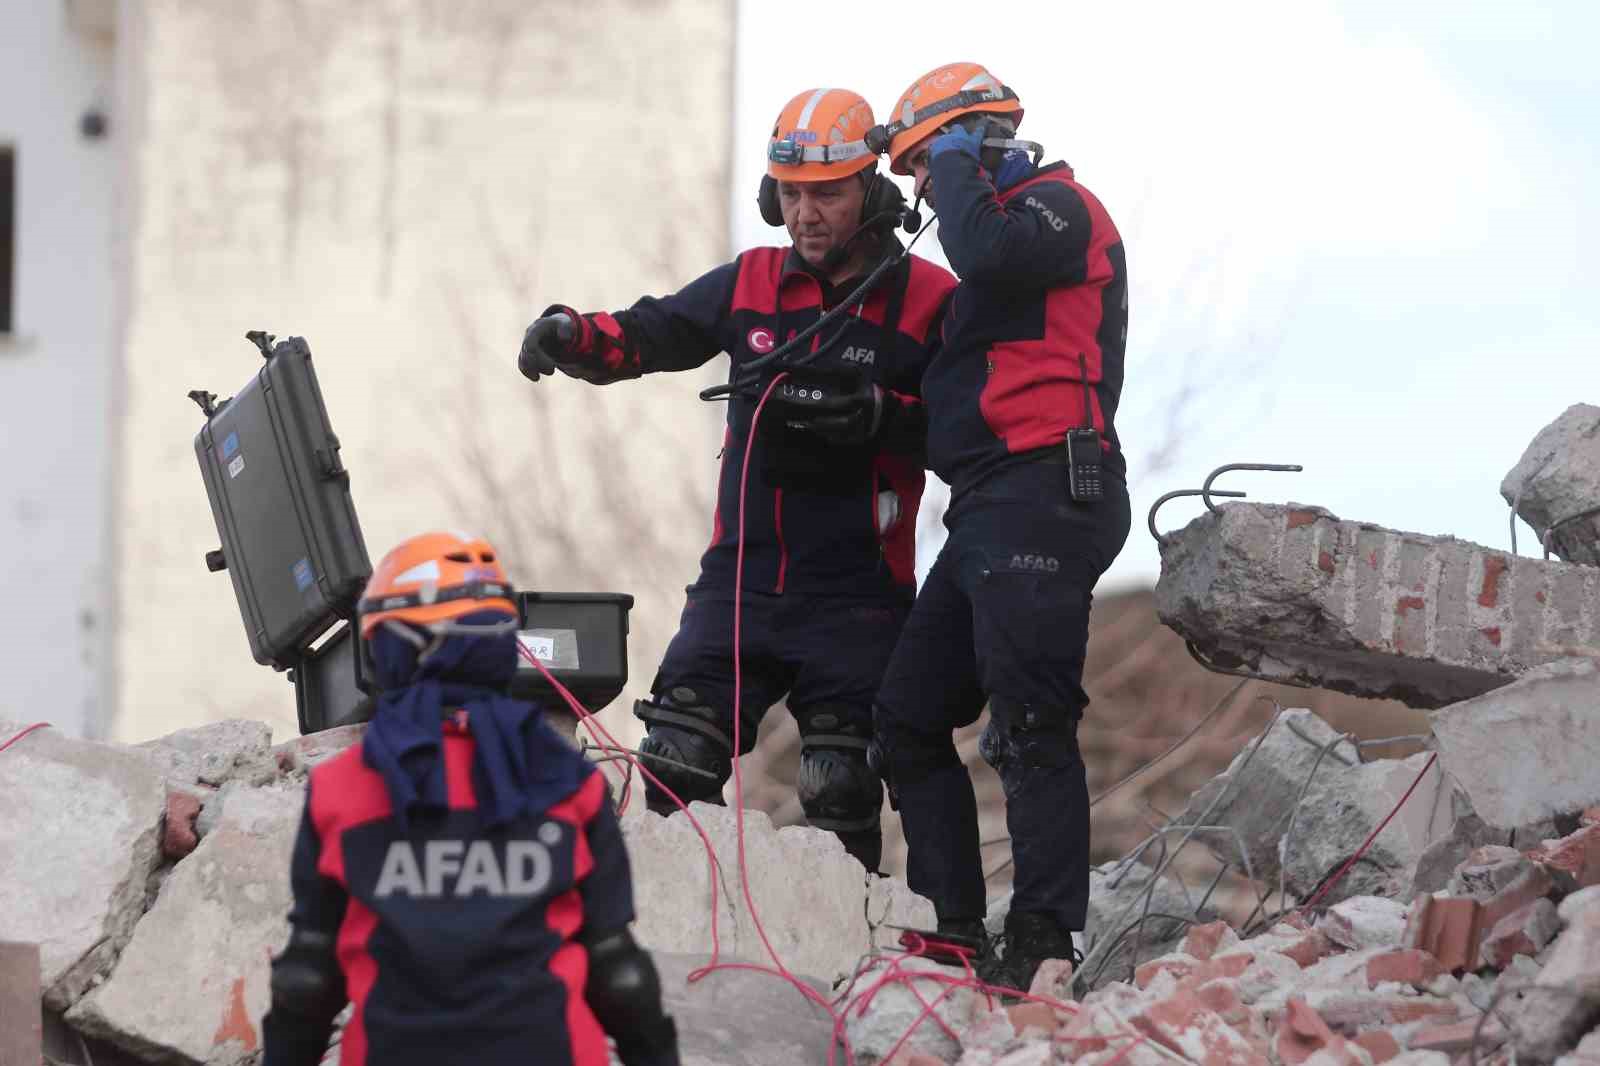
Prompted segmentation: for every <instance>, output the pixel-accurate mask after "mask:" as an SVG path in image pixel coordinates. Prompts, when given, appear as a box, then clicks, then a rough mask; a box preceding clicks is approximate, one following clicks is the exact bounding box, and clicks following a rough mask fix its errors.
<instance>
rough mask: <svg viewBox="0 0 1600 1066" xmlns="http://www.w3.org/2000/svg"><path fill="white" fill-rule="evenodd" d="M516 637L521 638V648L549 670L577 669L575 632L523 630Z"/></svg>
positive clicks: (576, 636)
mask: <svg viewBox="0 0 1600 1066" xmlns="http://www.w3.org/2000/svg"><path fill="white" fill-rule="evenodd" d="M517 635H518V636H519V637H521V638H522V643H523V646H524V647H526V648H527V649H528V651H530V652H532V653H533V657H534V658H535V659H538V660H539V661H540V662H541V663H544V665H545V666H548V667H549V668H550V669H552V670H576V669H578V665H579V664H578V631H577V630H575V629H524V630H523V631H522V632H521V633H518V634H517ZM528 669H531V667H528Z"/></svg>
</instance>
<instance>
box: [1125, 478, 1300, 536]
mask: <svg viewBox="0 0 1600 1066" xmlns="http://www.w3.org/2000/svg"><path fill="white" fill-rule="evenodd" d="M1304 469H1305V467H1303V466H1301V465H1300V464H1299V463H1224V464H1223V465H1222V466H1219V467H1217V468H1216V469H1215V470H1213V471H1211V473H1210V474H1208V475H1206V480H1205V484H1203V485H1202V486H1200V487H1199V488H1197V489H1178V490H1176V491H1174V492H1168V493H1166V494H1164V495H1162V496H1160V497H1158V498H1157V499H1156V502H1155V503H1153V504H1151V505H1150V513H1149V514H1148V515H1147V516H1146V518H1145V528H1147V529H1149V530H1150V535H1151V536H1152V537H1154V538H1155V541H1156V543H1157V544H1160V543H1161V532H1160V531H1159V530H1157V529H1156V512H1157V511H1159V510H1161V508H1162V505H1164V504H1165V503H1166V502H1167V501H1169V500H1175V499H1177V498H1178V497H1180V496H1199V497H1200V498H1201V499H1202V500H1204V501H1205V505H1206V509H1207V510H1211V511H1215V510H1216V509H1217V505H1216V504H1215V503H1213V502H1212V497H1214V496H1226V497H1229V498H1230V499H1236V500H1242V499H1245V498H1246V496H1247V495H1248V494H1247V493H1243V492H1232V491H1229V490H1228V489H1214V488H1212V487H1211V483H1212V482H1214V481H1216V480H1217V478H1219V477H1221V476H1222V475H1223V474H1226V473H1227V472H1228V471H1230V470H1273V471H1283V472H1287V473H1294V474H1298V473H1299V472H1300V471H1302V470H1304Z"/></svg>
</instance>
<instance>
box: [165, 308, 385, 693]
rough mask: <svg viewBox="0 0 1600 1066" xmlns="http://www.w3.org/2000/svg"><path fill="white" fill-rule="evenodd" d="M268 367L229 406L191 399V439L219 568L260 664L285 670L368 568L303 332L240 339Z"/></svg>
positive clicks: (344, 611) (213, 559)
mask: <svg viewBox="0 0 1600 1066" xmlns="http://www.w3.org/2000/svg"><path fill="white" fill-rule="evenodd" d="M247 336H248V337H249V339H250V340H251V341H252V342H254V343H255V345H256V347H257V348H258V349H259V350H260V352H261V354H262V356H263V358H264V359H265V360H266V362H265V365H263V366H262V367H261V369H260V370H259V371H258V372H257V373H256V374H255V376H254V377H252V378H251V379H250V380H249V381H248V382H246V383H245V386H244V388H242V389H240V390H239V392H238V394H237V395H236V396H234V397H233V398H232V399H230V400H224V401H222V402H220V403H218V402H216V397H215V396H214V395H212V394H210V393H205V392H191V393H190V394H189V395H190V397H191V398H192V399H194V401H195V402H196V403H198V404H199V405H200V409H201V410H202V411H203V412H205V415H206V422H205V425H203V426H202V427H201V428H200V432H199V433H197V434H196V435H195V438H194V450H195V455H196V456H197V457H198V458H199V460H200V472H201V475H202V476H203V477H204V479H205V485H206V495H207V496H208V497H209V498H210V500H211V514H212V517H213V518H214V519H216V524H217V533H218V534H219V535H220V536H221V538H222V547H221V549H219V550H217V551H214V552H210V553H208V554H207V555H206V565H207V566H208V567H209V568H210V569H211V570H213V571H216V570H223V569H226V570H227V571H228V574H229V576H230V577H231V578H232V579H233V591H234V595H235V596H236V597H237V598H238V601H239V612H240V615H241V616H242V617H243V619H244V627H245V634H246V636H247V637H248V638H249V640H250V652H251V654H252V655H253V656H254V657H255V660H256V662H258V663H261V664H262V665H264V666H272V667H274V668H276V669H279V670H287V669H290V668H291V667H294V666H295V665H297V664H298V663H299V662H300V660H301V659H302V657H303V656H304V654H305V652H306V650H307V649H308V648H309V647H310V646H311V644H312V642H314V641H315V640H316V639H317V638H318V637H320V636H321V635H322V634H324V633H326V632H327V631H328V630H329V629H330V628H331V627H332V626H333V625H334V624H335V623H336V622H337V621H338V620H339V619H341V618H346V619H348V618H351V617H353V616H354V614H355V607H356V603H357V601H358V599H359V598H360V596H361V590H362V588H363V587H364V586H365V585H366V582H367V578H368V577H369V576H370V575H371V573H372V563H371V561H370V560H369V559H368V557H367V546H366V543H365V542H364V541H363V540H362V538H361V526H360V524H359V523H358V522H357V520H356V510H355V505H354V503H353V502H352V501H351V499H350V475H349V473H348V471H346V470H345V468H344V464H343V463H342V462H341V461H340V458H339V438H338V437H336V436H334V433H333V427H332V426H331V425H330V424H329V422H328V409H327V406H326V405H325V404H324V403H323V400H322V389H321V388H320V387H319V386H318V384H317V374H316V369H315V367H313V366H312V363H311V349H310V348H309V347H307V345H306V342H305V341H304V340H303V339H302V338H300V337H290V338H289V339H288V340H285V341H282V342H279V343H276V344H274V343H273V341H274V338H273V337H272V336H271V335H270V334H266V333H261V332H251V333H249V334H247Z"/></svg>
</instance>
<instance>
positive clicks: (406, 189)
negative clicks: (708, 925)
mask: <svg viewBox="0 0 1600 1066" xmlns="http://www.w3.org/2000/svg"><path fill="white" fill-rule="evenodd" d="M135 9H136V10H137V15H136V16H135V17H136V19H137V22H138V25H137V26H134V27H128V26H127V21H128V18H129V14H128V12H129V11H133V10H135ZM733 10H734V4H733V2H732V0H675V2H648V0H590V2H585V3H575V2H557V0H545V2H528V0H365V2H358V0H293V2H291V0H259V2H255V3H249V4H244V3H231V4H194V3H189V2H183V0H145V2H144V3H141V4H138V5H124V27H125V30H124V36H126V37H128V38H130V39H136V40H138V41H139V45H138V47H137V48H136V49H135V50H134V52H135V53H136V54H130V62H131V63H133V64H137V69H136V70H135V71H133V72H131V74H130V79H129V80H130V82H131V83H132V84H133V86H134V88H133V89H131V90H130V94H129V97H130V99H129V106H130V107H131V108H133V109H134V110H135V111H136V112H137V114H136V115H135V116H133V118H132V120H131V121H133V122H134V123H135V124H136V125H137V128H138V129H139V130H140V135H139V138H138V141H137V145H136V153H135V158H134V159H133V162H132V169H131V172H130V175H129V178H130V181H131V182H132V183H133V186H134V189H133V193H134V195H135V196H136V199H137V203H138V205H139V206H138V221H137V226H136V228H135V230H134V232H133V235H132V246H131V256H132V273H131V279H132V285H133V291H132V300H131V309H132V310H131V318H130V321H129V336H128V343H127V347H126V361H127V367H128V374H127V383H128V384H127V402H128V420H127V433H126V437H125V443H124V446H123V447H122V449H121V451H120V452H119V454H118V472H119V476H120V478H121V483H120V489H121V493H122V495H121V504H120V519H119V521H120V522H121V523H122V533H121V537H120V550H119V556H118V558H119V563H120V565H119V570H118V574H119V577H118V590H119V596H120V602H121V615H120V627H119V634H120V636H119V642H118V653H119V659H120V666H119V675H120V685H119V692H120V716H119V719H118V723H117V727H116V734H117V735H118V736H119V737H121V738H124V739H140V738H143V737H148V736H152V735H156V734H159V733H162V732H165V731H167V730H170V729H174V728H178V727H181V726H187V725H193V724H198V723H200V722H203V721H206V720H211V719H220V718H228V717H249V718H257V719H263V720H267V721H270V722H272V723H273V724H274V726H275V727H277V732H278V734H279V735H280V736H283V735H286V734H289V733H292V732H293V731H294V715H293V697H292V693H291V689H290V686H289V685H288V684H287V683H286V682H285V680H284V679H283V678H282V677H280V676H277V675H275V674H273V673H272V672H271V671H270V670H268V669H266V668H264V667H260V666H257V665H256V664H255V663H254V662H253V661H252V660H251V658H250V653H249V648H248V644H247V642H246V639H245V635H244V631H243V627H242V625H241V623H240V620H239V616H238V610H237V608H236V606H235V603H234V599H233V591H232V586H231V584H230V582H229V580H228V578H227V576H226V575H224V574H211V573H208V572H207V571H206V568H205V566H204V564H203V561H202V557H203V555H204V553H205V551H206V550H207V549H210V548H212V547H215V546H216V544H217V534H216V531H215V528H214V526H213V524H212V518H211V514H210V511H209V509H208V507H207V503H206V498H205V492H204V488H203V486H202V482H201V479H200V473H199V470H198V467H197V464H196V461H195V456H194V449H193V436H194V433H195V431H196V430H197V429H198V427H199V424H200V421H201V416H200V413H199V411H198V410H197V409H196V408H195V407H194V406H193V405H192V404H191V403H190V402H189V401H188V400H187V399H185V393H186V392H187V391H188V390H190V389H195V388H205V389H209V390H211V391H213V392H216V393H218V394H219V395H223V396H227V395H230V394H231V393H232V392H233V391H235V390H236V389H237V388H238V387H239V386H240V385H241V384H242V383H243V382H244V381H245V380H246V378H247V377H248V375H250V374H252V373H254V372H255V370H256V368H257V366H258V365H259V357H258V356H257V355H256V354H255V353H254V351H253V349H252V348H251V347H250V346H249V345H248V344H247V343H246V342H245V340H244V333H245V331H246V330H249V329H266V330H269V331H271V332H274V333H277V334H279V335H280V336H283V335H289V334H299V335H302V336H304V337H305V338H306V339H307V340H308V342H309V343H310V345H311V349H312V351H313V353H315V355H316V358H317V363H318V370H319V376H320V379H321V382H322V386H323V391H324V394H325V396H326V398H327V402H328V405H329V408H330V412H331V416H332V420H333V424H334V429H335V430H336V431H337V433H338V434H339V436H340V438H341V440H342V442H343V445H344V449H343V451H344V459H345V463H346V465H347V466H348V467H349V468H350V470H351V475H352V491H353V494H354V498H355V502H356V505H357V508H358V511H359V513H360V515H361V518H362V522H363V525H364V527H365V534H366V540H367V544H368V547H369V550H370V551H371V554H372V556H373V559H374V561H376V560H377V558H378V557H379V556H380V555H381V554H382V553H383V552H384V551H385V550H387V548H389V547H390V546H392V545H393V544H394V543H395V542H396V541H398V540H399V539H401V538H402V537H404V536H407V535H410V534H412V533H415V532H419V531H422V530H424V529H429V528H436V527H440V526H457V527H467V528H476V529H478V530H481V531H482V532H484V533H485V534H486V535H488V536H490V537H491V538H493V539H495V540H496V541H498V542H499V543H500V546H501V550H502V553H503V554H504V555H505V556H506V557H507V559H508V561H509V562H510V563H511V566H512V570H513V576H514V578H515V579H516V580H518V582H519V583H520V584H522V585H523V586H525V587H532V588H539V589H545V590H554V591H571V590H578V591H583V590H614V591H625V592H632V593H634V594H635V595H636V596H637V597H638V607H637V609H636V611H635V614H634V626H633V640H632V648H633V655H632V664H631V665H632V670H633V681H632V684H631V685H630V688H629V693H628V696H629V697H631V696H634V695H638V694H641V693H642V692H643V691H644V690H645V689H646V688H647V686H648V684H649V681H650V676H651V673H652V671H653V670H654V667H655V664H656V661H657V660H658V659H659V656H660V654H661V651H662V650H663V648H664V647H665V644H666V641H667V639H668V638H669V637H670V635H671V633H672V631H673V629H674V628H675V626H676V622H677V615H678V612H679V610H680V608H681V606H682V597H683V586H684V585H685V584H687V583H688V582H689V581H690V580H691V579H692V578H693V576H694V574H695V568H696V560H697V558H698V555H699V552H700V551H701V549H702V548H703V547H704V545H705V543H706V541H707V540H708V538H709V536H710V493H711V490H712V487H713V483H714V480H715V475H716V469H717V452H718V449H719V447H720V445H721V428H720V425H719V419H720V416H721V410H720V408H719V409H712V408H710V407H709V406H708V405H706V404H703V403H700V402H698V401H697V399H696V397H695V391H696V390H697V389H698V388H700V387H703V386H704V385H705V384H706V383H708V382H709V381H711V380H714V379H716V378H717V377H718V376H719V375H721V374H722V373H725V369H724V368H723V367H722V366H720V365H717V364H713V366H712V367H710V368H708V369H707V370H706V371H704V372H701V373H695V374H684V375H675V376H672V377H670V378H652V379H647V380H645V381H643V382H629V383H624V384H621V385H615V386H611V387H609V388H606V389H595V388H593V387H590V386H587V385H584V384H583V383H580V382H576V381H572V380H568V379H565V378H562V379H561V380H557V381H550V382H544V383H541V384H539V385H538V386H533V385H529V384H528V383H527V382H525V381H524V380H523V379H522V378H521V377H519V376H518V375H517V373H516V370H515V366H514V362H515V354H516V351H517V347H518V345H519V343H520V341H521V336H522V330H523V328H524V326H525V325H526V324H527V323H528V321H530V320H531V318H532V317H533V316H534V315H536V314H537V313H538V312H539V311H541V310H542V309H543V308H544V307H545V306H546V305H547V304H550V303H554V302H563V303H570V304H573V305H576V306H578V307H582V308H585V309H613V308H617V307H622V306H626V305H627V304H628V303H631V302H632V301H633V300H634V299H635V298H636V297H638V296H640V295H642V294H644V293H662V292H666V291H670V290H672V289H674V288H677V287H679V286H681V285H682V284H684V283H685V282H687V281H689V280H692V279H693V278H694V277H696V276H697V275H698V274H700V273H701V272H703V271H705V270H707V269H710V268H711V267H713V266H715V265H717V264H719V263H721V262H723V261H725V260H726V259H727V257H728V254H729V249H728V239H727V225H726V212H725V210H724V205H725V203H726V197H727V168H728V142H729V127H730V119H729V115H730V109H731V100H730V93H731V81H732V73H731V70H732V47H733ZM718 363H720V360H719V361H718ZM626 703H627V698H624V699H623V700H619V703H618V712H614V715H613V716H614V717H617V718H620V717H621V713H620V712H622V709H623V708H624V707H625V705H626Z"/></svg>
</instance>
